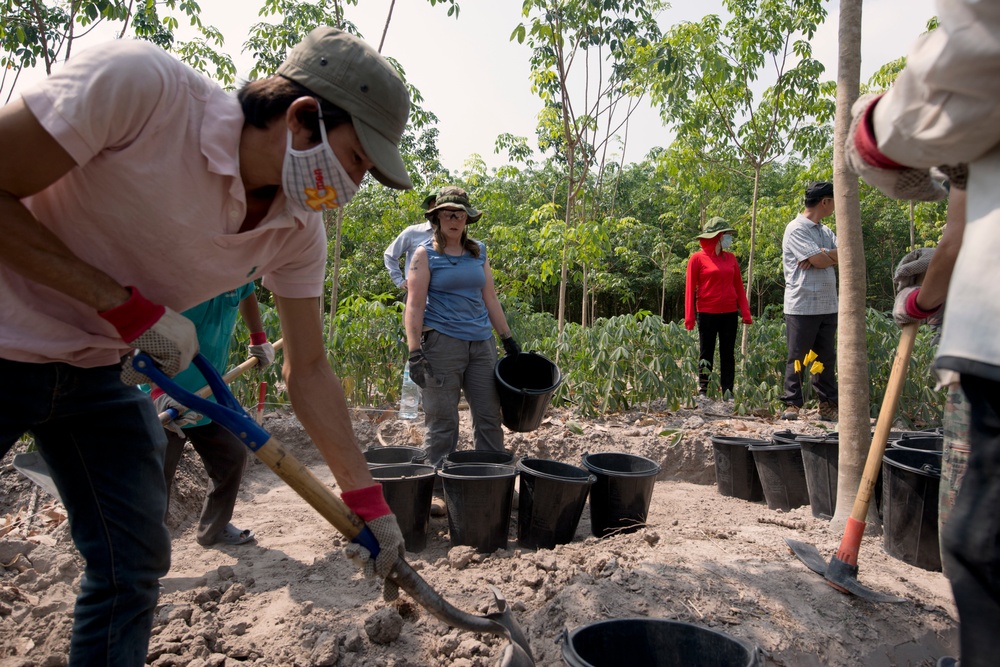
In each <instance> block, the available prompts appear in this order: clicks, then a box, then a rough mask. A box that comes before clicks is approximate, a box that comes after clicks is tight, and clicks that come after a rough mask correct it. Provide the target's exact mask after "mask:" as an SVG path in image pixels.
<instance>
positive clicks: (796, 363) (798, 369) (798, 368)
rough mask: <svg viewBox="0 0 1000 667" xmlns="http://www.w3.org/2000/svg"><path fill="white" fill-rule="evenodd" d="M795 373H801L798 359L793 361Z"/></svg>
mask: <svg viewBox="0 0 1000 667" xmlns="http://www.w3.org/2000/svg"><path fill="white" fill-rule="evenodd" d="M795 372H796V373H801V372H802V364H801V363H800V362H799V360H798V359H796V360H795Z"/></svg>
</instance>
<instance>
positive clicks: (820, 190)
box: [781, 181, 838, 421]
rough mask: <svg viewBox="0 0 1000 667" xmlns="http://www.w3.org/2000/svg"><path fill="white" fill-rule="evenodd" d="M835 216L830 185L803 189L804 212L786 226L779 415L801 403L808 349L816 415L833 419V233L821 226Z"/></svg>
mask: <svg viewBox="0 0 1000 667" xmlns="http://www.w3.org/2000/svg"><path fill="white" fill-rule="evenodd" d="M831 215H833V183H830V182H828V181H820V182H817V183H811V184H810V185H809V186H808V187H807V188H806V194H805V210H804V211H802V213H799V215H798V216H797V217H796V218H795V219H794V220H792V221H791V222H790V223H788V225H787V226H786V227H785V234H784V236H783V238H782V240H781V256H782V264H783V266H784V273H785V338H786V340H787V342H788V356H787V358H786V363H785V393H784V395H783V396H782V401H783V402H784V403H785V410H784V412H783V413H782V414H781V418H782V419H798V417H799V410H800V409H801V408H802V405H803V397H802V374H801V372H800V371H799V370H797V369H796V366H799V367H800V368H801V364H802V363H803V360H804V359H805V358H806V355H808V354H809V352H810V351H812V352H815V353H816V360H817V361H819V362H820V363H822V364H823V369H824V371H823V372H822V373H819V374H818V375H814V376H813V383H814V387H815V389H816V393H817V394H818V395H819V418H820V419H822V420H823V421H837V380H836V378H835V373H836V369H837V307H838V303H837V273H836V271H834V269H833V267H834V266H836V264H837V237H836V236H834V234H833V231H832V230H831V229H830V228H829V227H827V226H826V225H824V224H823V222H822V221H823V219H824V218H827V217H829V216H831Z"/></svg>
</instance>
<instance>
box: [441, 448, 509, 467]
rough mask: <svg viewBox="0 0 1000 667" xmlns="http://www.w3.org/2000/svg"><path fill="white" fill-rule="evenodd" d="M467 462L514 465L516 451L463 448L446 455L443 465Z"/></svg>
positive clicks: (448, 465)
mask: <svg viewBox="0 0 1000 667" xmlns="http://www.w3.org/2000/svg"><path fill="white" fill-rule="evenodd" d="M465 463H489V464H492V465H502V466H512V465H514V452H509V451H507V450H503V451H501V452H495V451H492V450H488V449H463V450H461V451H457V452H451V453H450V454H448V455H447V456H446V457H444V461H443V462H442V463H441V465H442V466H443V467H445V468H448V467H450V466H453V465H462V464H465Z"/></svg>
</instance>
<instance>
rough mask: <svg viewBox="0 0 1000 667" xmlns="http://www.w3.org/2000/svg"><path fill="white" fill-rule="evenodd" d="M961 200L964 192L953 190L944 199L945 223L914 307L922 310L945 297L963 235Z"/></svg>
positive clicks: (942, 301)
mask: <svg viewBox="0 0 1000 667" xmlns="http://www.w3.org/2000/svg"><path fill="white" fill-rule="evenodd" d="M965 199H966V195H965V191H964V190H957V189H953V190H952V192H951V195H950V197H949V199H948V217H947V224H946V225H945V228H944V233H943V234H942V235H941V241H940V242H939V243H938V247H937V250H935V251H934V257H933V258H931V262H930V264H929V265H928V266H927V273H926V274H925V275H924V282H923V284H922V285H921V287H920V294H918V295H917V306H919V307H920V308H923V309H924V310H933V309H934V308H937V307H938V306H940V305H941V304H942V303H944V300H945V297H947V296H948V285H949V284H950V283H951V272H952V270H953V269H954V268H955V260H956V259H957V258H958V251H959V248H961V247H962V237H963V235H964V234H965Z"/></svg>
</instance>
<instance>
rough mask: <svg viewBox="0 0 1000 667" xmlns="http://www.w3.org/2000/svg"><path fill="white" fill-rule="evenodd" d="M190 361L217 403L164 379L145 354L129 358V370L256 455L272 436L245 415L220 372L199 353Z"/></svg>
mask: <svg viewBox="0 0 1000 667" xmlns="http://www.w3.org/2000/svg"><path fill="white" fill-rule="evenodd" d="M192 361H193V363H194V365H195V367H196V368H197V369H198V370H199V371H200V372H201V374H202V376H203V377H204V378H205V380H206V381H207V382H208V386H209V387H210V388H211V389H212V394H213V395H214V396H215V401H218V402H215V401H210V400H208V399H206V398H202V397H201V396H198V395H197V394H195V393H193V392H190V391H188V390H187V389H184V388H183V387H181V386H180V385H178V384H177V383H176V382H174V381H173V380H171V379H170V378H169V377H167V375H166V373H164V372H163V371H161V370H160V369H159V368H158V367H157V366H156V364H155V363H154V362H153V360H152V359H151V358H150V357H149V355H148V354H146V353H145V352H138V353H136V355H135V356H134V357H132V367H133V368H135V369H136V370H137V371H139V372H140V373H142V374H143V375H145V376H146V377H148V378H149V379H150V380H152V381H153V382H155V383H156V385H157V386H158V387H159V388H160V389H162V390H163V392H164V393H165V394H167V395H168V396H169V397H170V398H172V399H174V400H175V401H177V402H178V403H180V404H181V405H183V406H184V407H186V408H188V409H189V410H194V411H195V412H199V413H201V414H203V415H205V416H206V417H208V418H209V419H211V420H212V421H214V422H217V423H218V424H219V425H220V426H222V427H223V428H225V429H226V430H227V431H229V432H231V433H232V434H233V435H235V436H236V437H237V438H239V439H240V441H241V442H243V444H244V445H246V446H247V447H249V448H250V451H254V452H256V451H257V450H258V449H260V448H261V447H263V446H264V444H265V443H266V442H267V441H268V440H269V439H270V437H271V436H270V435H268V433H267V431H265V430H264V429H262V428H261V427H260V426H258V425H257V422H255V421H254V420H253V417H251V416H250V415H249V414H247V411H246V410H244V409H243V406H242V405H240V403H239V401H237V400H236V397H235V396H233V393H232V392H231V391H229V387H227V386H226V383H225V382H224V381H223V380H222V376H221V375H219V372H218V371H217V370H215V368H214V367H213V366H212V364H211V363H210V362H209V361H208V359H206V358H205V356H204V355H202V354H198V355H197V356H195V358H194V359H193V360H192Z"/></svg>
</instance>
